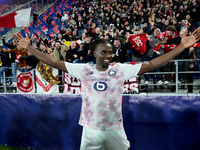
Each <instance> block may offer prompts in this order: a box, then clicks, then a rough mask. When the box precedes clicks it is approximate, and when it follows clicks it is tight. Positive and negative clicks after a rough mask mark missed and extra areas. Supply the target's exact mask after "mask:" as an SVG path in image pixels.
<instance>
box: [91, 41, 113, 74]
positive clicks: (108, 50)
mask: <svg viewBox="0 0 200 150" xmlns="http://www.w3.org/2000/svg"><path fill="white" fill-rule="evenodd" d="M112 54H113V51H112V46H111V45H110V44H99V45H98V46H97V47H96V50H95V51H94V56H95V57H96V68H97V69H98V70H99V71H105V70H106V69H108V67H109V65H110V62H111V60H112Z"/></svg>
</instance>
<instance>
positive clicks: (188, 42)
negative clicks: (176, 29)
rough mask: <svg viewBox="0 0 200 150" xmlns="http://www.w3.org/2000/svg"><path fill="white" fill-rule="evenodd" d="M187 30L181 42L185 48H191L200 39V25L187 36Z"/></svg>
mask: <svg viewBox="0 0 200 150" xmlns="http://www.w3.org/2000/svg"><path fill="white" fill-rule="evenodd" d="M186 34H187V31H185V32H184V34H183V37H182V39H181V44H182V46H183V47H184V48H189V47H191V46H192V45H193V44H195V43H196V42H197V41H199V40H200V27H199V28H197V29H196V30H195V31H194V32H193V33H192V34H191V35H190V36H186Z"/></svg>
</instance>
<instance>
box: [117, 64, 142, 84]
mask: <svg viewBox="0 0 200 150" xmlns="http://www.w3.org/2000/svg"><path fill="white" fill-rule="evenodd" d="M119 66H120V69H121V70H122V72H123V74H124V78H125V80H128V79H130V78H133V77H137V76H138V72H139V71H140V68H141V66H142V63H137V64H135V65H131V64H119Z"/></svg>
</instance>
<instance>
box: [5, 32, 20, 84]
mask: <svg viewBox="0 0 200 150" xmlns="http://www.w3.org/2000/svg"><path fill="white" fill-rule="evenodd" d="M5 38H6V36H5V35H3V36H2V42H3V45H4V46H6V47H7V48H9V49H15V48H16V47H17V46H16V43H15V40H13V41H12V42H11V44H8V43H6V40H5ZM10 56H11V58H10V60H11V68H12V76H13V81H12V82H13V86H15V85H16V82H17V67H18V64H17V62H15V60H16V54H15V53H10Z"/></svg>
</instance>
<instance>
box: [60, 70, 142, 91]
mask: <svg viewBox="0 0 200 150" xmlns="http://www.w3.org/2000/svg"><path fill="white" fill-rule="evenodd" d="M63 86H64V90H63V93H64V94H81V81H80V80H76V79H75V78H74V77H72V76H71V75H69V74H68V73H66V72H63ZM138 93H139V90H138V83H137V78H131V79H129V80H127V81H125V82H124V91H123V94H138Z"/></svg>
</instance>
